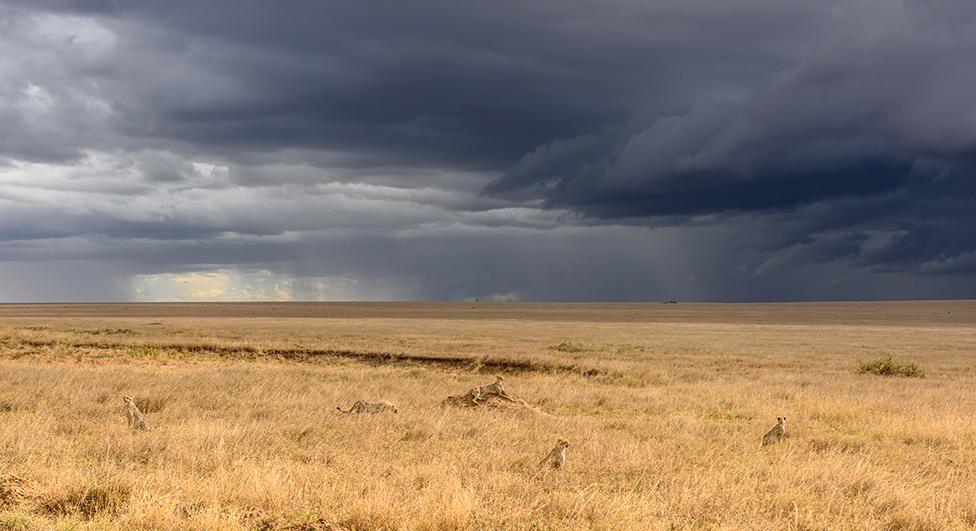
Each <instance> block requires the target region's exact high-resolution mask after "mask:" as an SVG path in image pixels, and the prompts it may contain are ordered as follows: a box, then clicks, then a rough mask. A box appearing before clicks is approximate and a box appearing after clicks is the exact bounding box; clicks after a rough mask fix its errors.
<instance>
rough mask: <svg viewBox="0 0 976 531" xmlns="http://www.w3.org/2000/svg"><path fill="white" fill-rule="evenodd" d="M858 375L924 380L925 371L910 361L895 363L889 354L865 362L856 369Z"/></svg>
mask: <svg viewBox="0 0 976 531" xmlns="http://www.w3.org/2000/svg"><path fill="white" fill-rule="evenodd" d="M857 372H858V373H860V374H865V373H868V374H877V375H878V376H904V377H906V378H925V371H923V370H922V369H921V368H920V367H919V366H918V365H916V364H915V363H914V362H910V361H904V362H903V361H895V360H893V359H891V354H889V355H887V356H885V357H883V358H878V359H876V360H872V361H865V362H863V363H861V366H860V367H858V369H857Z"/></svg>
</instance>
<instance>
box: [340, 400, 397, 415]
mask: <svg viewBox="0 0 976 531" xmlns="http://www.w3.org/2000/svg"><path fill="white" fill-rule="evenodd" d="M336 409H338V410H339V412H340V413H383V412H384V411H392V412H394V413H399V412H400V410H399V409H398V408H397V407H396V406H395V405H393V404H392V403H390V402H387V401H385V400H384V401H382V402H367V401H366V400H357V401H356V403H355V404H353V405H352V407H351V408H349V410H348V411H343V410H342V408H341V407H338V406H336Z"/></svg>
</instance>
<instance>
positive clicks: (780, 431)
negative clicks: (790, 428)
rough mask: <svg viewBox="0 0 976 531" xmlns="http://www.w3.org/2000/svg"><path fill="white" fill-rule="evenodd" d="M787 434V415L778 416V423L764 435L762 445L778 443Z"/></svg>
mask: <svg viewBox="0 0 976 531" xmlns="http://www.w3.org/2000/svg"><path fill="white" fill-rule="evenodd" d="M785 434H786V417H776V425H775V426H773V428H772V429H771V430H769V431H767V432H766V435H763V439H762V445H763V446H768V445H770V444H776V443H778V442H779V440H780V439H782V438H783V435H785Z"/></svg>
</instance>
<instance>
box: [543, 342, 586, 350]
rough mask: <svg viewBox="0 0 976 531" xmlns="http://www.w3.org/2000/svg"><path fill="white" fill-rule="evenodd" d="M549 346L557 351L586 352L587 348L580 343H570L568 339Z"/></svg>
mask: <svg viewBox="0 0 976 531" xmlns="http://www.w3.org/2000/svg"><path fill="white" fill-rule="evenodd" d="M549 348H551V349H552V350H555V351H557V352H584V351H585V350H586V348H584V347H583V345H580V344H579V343H570V342H568V341H563V342H562V343H560V344H558V345H553V346H551V347H549Z"/></svg>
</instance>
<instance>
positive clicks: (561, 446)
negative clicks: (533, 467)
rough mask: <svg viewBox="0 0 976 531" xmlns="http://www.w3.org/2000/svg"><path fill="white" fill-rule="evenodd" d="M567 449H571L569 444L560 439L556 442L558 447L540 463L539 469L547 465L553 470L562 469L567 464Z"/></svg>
mask: <svg viewBox="0 0 976 531" xmlns="http://www.w3.org/2000/svg"><path fill="white" fill-rule="evenodd" d="M566 448H569V442H567V441H566V440H565V439H559V440H558V441H556V446H555V447H554V448H553V449H552V450H550V451H549V454H548V455H546V456H545V457H544V458H542V461H539V468H542V467H543V466H545V465H549V466H550V467H552V468H561V467H562V466H563V464H564V463H565V462H566Z"/></svg>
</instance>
